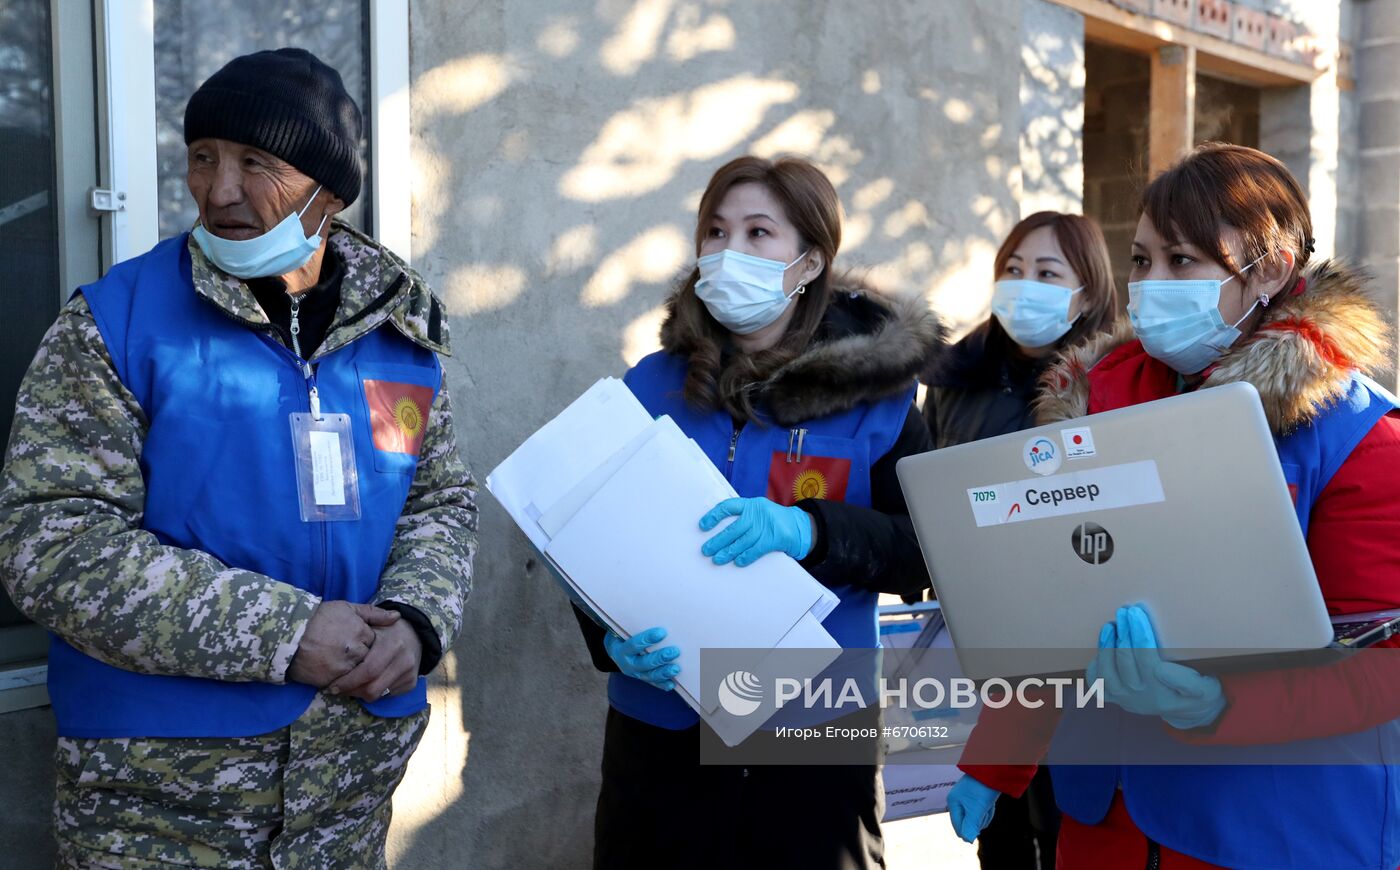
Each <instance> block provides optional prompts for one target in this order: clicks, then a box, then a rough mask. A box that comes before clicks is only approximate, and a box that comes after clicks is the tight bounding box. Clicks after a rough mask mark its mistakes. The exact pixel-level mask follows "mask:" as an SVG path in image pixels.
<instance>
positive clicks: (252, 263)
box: [190, 187, 326, 280]
mask: <svg viewBox="0 0 1400 870" xmlns="http://www.w3.org/2000/svg"><path fill="white" fill-rule="evenodd" d="M320 192H321V188H320V187H317V188H316V192H315V193H313V194H311V199H309V200H307V201H306V206H305V208H303V209H302V210H301V211H294V212H292V213H291V214H289V215H287V216H286V217H285V218H283V219H282V220H281V221H279V222H278V223H277V226H275V227H273V228H272V229H270V230H268V231H267V232H265V233H263V234H262V235H260V236H257V237H256V238H252V239H241V240H240V239H224V238H220V237H219V236H216V235H214V234H213V233H211V232H209V231H208V230H206V229H205V228H204V225H203V224H200V225H199V226H196V227H195V228H194V230H192V231H191V232H190V235H192V236H194V240H195V243H196V244H198V245H199V249H200V250H201V251H203V252H204V256H206V257H208V258H209V260H210V261H211V262H212V263H213V264H214V265H215V266H218V267H219V268H220V269H222V270H223V271H225V272H227V273H228V274H230V275H232V276H233V277H235V278H243V279H245V280H246V279H248V278H267V277H270V276H273V275H285V274H287V273H288V272H295V271H296V270H297V269H300V268H301V267H302V266H305V265H306V262H307V261H308V260H310V259H311V255H312V254H314V253H316V249H317V248H319V247H321V230H322V229H323V228H324V227H325V225H326V218H324V217H323V218H321V225H320V226H318V227H317V228H316V232H314V233H312V234H311V235H309V236H305V235H302V231H301V216H302V215H303V214H305V213H306V209H308V208H311V203H313V202H315V201H316V194H317V193H320Z"/></svg>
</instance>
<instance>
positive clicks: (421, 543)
mask: <svg viewBox="0 0 1400 870" xmlns="http://www.w3.org/2000/svg"><path fill="white" fill-rule="evenodd" d="M330 244H332V245H334V246H335V247H336V251H337V253H339V255H340V257H341V259H342V260H343V262H344V264H345V274H344V280H343V284H342V286H341V299H340V306H339V308H338V309H337V311H336V315H335V319H334V320H333V322H332V324H331V328H330V330H329V331H328V332H327V333H326V337H325V340H324V341H323V342H322V344H321V346H320V347H319V348H318V349H317V351H316V353H315V354H314V355H313V356H312V361H313V362H314V361H315V360H316V359H318V358H320V357H322V356H324V355H326V354H328V353H330V352H331V351H333V350H335V349H336V348H339V347H343V346H345V345H347V344H349V343H350V342H353V341H355V340H356V339H357V338H359V337H361V336H363V335H365V334H367V333H368V332H369V331H370V330H373V329H375V328H377V327H383V328H397V329H398V330H399V331H401V332H403V333H404V334H405V335H407V336H408V337H410V338H412V339H414V340H415V341H417V342H419V343H420V344H423V345H424V346H427V347H430V348H431V349H432V350H434V351H437V352H439V353H442V354H446V353H447V352H448V337H447V325H446V322H445V320H444V318H443V316H442V307H441V304H440V303H439V302H438V301H437V300H436V299H435V298H434V297H433V295H432V293H431V291H430V290H429V289H428V287H427V285H426V284H425V283H424V282H423V280H422V279H421V278H420V277H419V276H418V275H417V274H415V273H414V272H413V271H412V270H410V269H408V268H407V267H406V266H405V265H404V264H403V262H402V261H400V260H399V259H398V258H397V257H395V256H394V254H393V253H391V252H390V251H388V250H387V249H386V248H384V247H383V246H381V245H379V244H378V243H376V242H375V241H373V240H372V239H370V238H368V237H366V236H364V235H362V234H360V233H358V232H357V231H355V230H354V229H353V228H351V227H349V226H346V225H344V224H341V223H339V222H337V223H335V224H334V225H333V226H332V229H331V236H330ZM189 249H190V255H191V258H192V269H193V278H194V290H195V292H197V293H199V294H200V295H201V296H203V297H204V298H205V299H206V300H208V301H209V302H211V303H212V304H214V305H216V306H218V307H219V308H220V309H221V310H223V311H224V313H226V314H228V315H230V316H232V317H234V318H236V319H237V320H239V321H241V322H243V323H244V324H246V325H247V326H248V328H250V329H257V330H265V331H267V332H268V333H269V334H271V335H273V336H276V335H277V332H276V330H275V329H274V328H273V327H272V325H271V323H270V322H269V321H268V319H267V317H266V316H265V315H264V314H263V311H262V309H261V308H260V307H259V306H258V304H257V302H256V300H255V299H254V297H253V294H252V291H250V290H249V289H248V287H247V286H246V285H245V284H244V283H243V282H242V281H240V280H238V279H236V278H233V277H230V276H229V275H226V274H224V273H223V272H221V271H219V270H218V269H217V268H216V267H214V266H213V265H212V264H211V263H210V262H209V260H208V259H207V258H206V257H205V256H204V253H203V251H201V250H200V249H199V246H198V245H196V244H195V243H194V242H193V240H191V241H190V244H189ZM401 273H406V274H407V276H408V280H406V281H403V282H401V283H400V284H399V289H398V290H397V291H395V292H393V293H392V294H391V295H387V296H386V294H388V293H389V291H390V290H391V289H392V287H393V285H394V282H395V280H396V279H397V278H398V277H399V275H400V274H401ZM146 431H147V420H146V417H145V414H144V413H143V411H142V409H141V406H140V405H139V404H138V403H137V401H136V397H135V396H134V395H132V393H131V392H130V391H129V390H128V389H127V388H126V387H125V386H124V385H123V384H122V382H121V381H120V379H119V378H118V377H117V373H116V370H115V369H114V367H113V364H112V359H111V356H110V355H109V353H108V351H107V347H106V345H105V343H104V342H103V339H102V336H101V334H100V333H99V332H98V329H97V324H96V322H95V321H94V319H93V316H92V313H91V311H90V309H89V308H88V305H87V302H86V301H85V299H84V298H83V296H82V294H76V295H74V297H73V298H72V300H71V301H70V302H69V303H68V304H67V305H66V306H65V307H64V309H63V311H62V312H61V313H60V314H59V317H58V320H57V322H55V323H54V325H53V326H52V327H51V328H50V329H49V332H48V334H47V335H46V336H45V337H44V341H43V343H42V344H41V346H40V348H39V352H38V354H37V355H36V356H35V358H34V361H33V363H31V364H30V367H29V370H28V372H27V373H26V374H25V377H24V381H23V383H22V384H21V386H20V390H19V397H18V400H17V402H16V408H15V418H14V428H13V429H12V431H11V433H10V443H9V449H8V452H7V455H6V458H5V465H4V469H3V471H0V580H3V582H4V584H5V588H6V589H7V590H8V591H9V593H10V595H11V597H12V598H13V599H14V601H15V604H16V605H17V606H18V607H19V609H20V610H21V611H22V612H23V613H24V614H25V615H27V616H28V617H30V618H31V619H33V620H34V621H35V622H37V623H39V624H40V625H42V626H44V627H45V628H48V629H49V630H50V631H52V632H54V633H55V634H57V635H58V636H60V637H62V638H63V639H64V640H66V641H68V643H70V644H72V645H73V646H74V647H76V648H77V649H79V650H81V651H82V652H84V653H86V654H88V655H90V656H92V657H94V658H96V659H99V660H101V661H103V662H106V663H108V664H111V665H114V666H116V667H120V668H125V669H127V670H131V671H138V672H142V673H153V674H178V675H185V676H194V677H208V678H212V679H219V680H245V681H258V682H273V683H280V682H284V681H285V680H286V675H287V668H288V666H289V665H290V664H291V660H292V656H293V655H294V654H295V653H296V650H297V647H298V645H299V644H300V642H301V637H302V634H303V632H304V631H305V630H306V624H307V622H308V620H309V619H310V617H311V613H312V611H313V610H314V609H315V607H316V605H317V604H318V603H319V599H318V598H317V597H316V596H314V595H312V594H311V593H309V592H306V591H304V590H301V589H298V588H296V587H294V586H291V585H289V584H286V583H282V582H280V581H277V580H273V579H272V578H270V577H267V576H264V575H261V574H257V573H253V572H250V571H245V570H240V569H237V568H231V567H229V566H227V565H223V564H221V563H220V562H218V561H217V560H215V559H214V558H213V557H211V556H210V555H209V554H207V553H204V552H201V551H198V550H188V549H180V548H176V547H170V546H166V545H163V544H161V543H160V542H159V541H158V540H157V539H156V538H155V536H154V535H152V534H150V533H149V532H146V531H143V530H142V515H143V511H144V508H145V481H144V480H143V478H142V473H141V465H140V460H141V451H142V445H143V443H144V441H145V436H146ZM476 529H477V509H476V483H475V482H474V481H473V479H472V477H471V474H470V472H469V471H468V469H467V468H466V466H465V465H464V464H463V462H462V460H461V459H460V458H459V457H458V455H457V442H456V435H455V430H454V428H453V421H452V406H451V401H450V399H449V397H448V392H447V385H446V384H445V383H444V384H443V386H442V389H441V390H440V391H439V392H438V396H437V399H436V400H435V401H434V403H433V407H432V410H431V412H430V414H429V418H428V429H427V431H426V433H425V434H424V437H423V442H422V447H421V452H420V454H419V463H418V468H417V472H416V474H415V476H414V479H413V483H412V485H411V487H410V489H409V494H408V499H407V502H406V504H405V505H404V510H403V513H402V514H401V515H400V517H399V519H398V523H397V525H396V529H395V538H394V542H393V545H392V548H391V551H390V554H389V558H388V561H387V564H386V565H385V568H384V571H383V573H382V575H381V578H380V586H379V593H378V600H381V601H383V600H394V601H400V602H403V603H404V604H407V605H410V606H412V607H415V608H417V609H418V610H419V611H421V612H422V613H423V614H424V615H426V616H427V617H428V619H429V621H431V623H432V625H433V627H434V628H435V629H436V630H437V633H438V637H439V638H440V639H441V641H442V648H443V649H444V650H446V649H447V648H448V647H449V646H450V645H451V644H452V641H453V639H454V637H455V636H456V633H457V630H458V628H459V627H460V625H461V619H462V608H463V606H464V604H465V602H466V598H467V594H468V592H469V591H470V589H471V578H472V560H473V557H474V555H475V552H476Z"/></svg>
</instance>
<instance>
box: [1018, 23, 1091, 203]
mask: <svg viewBox="0 0 1400 870" xmlns="http://www.w3.org/2000/svg"><path fill="white" fill-rule="evenodd" d="M1020 170H1021V191H1020V200H1021V212H1020V213H1021V216H1022V217H1025V216H1026V215H1029V214H1034V213H1035V212H1038V211H1042V210H1047V209H1048V210H1051V211H1062V212H1069V213H1078V212H1081V211H1083V209H1084V16H1083V15H1081V14H1080V13H1078V12H1075V11H1073V10H1071V9H1066V8H1064V7H1063V6H1058V5H1056V4H1054V3H1051V2H1048V0H1025V5H1024V7H1023V9H1022V12H1021V167H1020Z"/></svg>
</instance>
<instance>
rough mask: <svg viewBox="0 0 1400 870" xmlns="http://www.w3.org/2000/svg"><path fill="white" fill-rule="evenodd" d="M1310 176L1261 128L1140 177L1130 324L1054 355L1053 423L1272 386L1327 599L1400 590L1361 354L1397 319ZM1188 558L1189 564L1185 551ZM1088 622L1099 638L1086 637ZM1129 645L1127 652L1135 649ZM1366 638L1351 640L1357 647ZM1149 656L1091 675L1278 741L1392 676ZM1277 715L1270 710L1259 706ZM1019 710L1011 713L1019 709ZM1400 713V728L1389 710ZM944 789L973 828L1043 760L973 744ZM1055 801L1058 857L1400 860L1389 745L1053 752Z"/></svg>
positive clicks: (1210, 729) (1042, 407)
mask: <svg viewBox="0 0 1400 870" xmlns="http://www.w3.org/2000/svg"><path fill="white" fill-rule="evenodd" d="M1312 252H1313V239H1312V222H1311V217H1310V215H1309V211H1308V205H1307V200H1306V197H1305V195H1304V193H1303V191H1302V188H1301V187H1300V186H1299V184H1298V182H1297V181H1296V180H1295V179H1294V178H1293V176H1292V175H1291V174H1289V172H1288V170H1287V169H1286V168H1285V167H1284V166H1283V164H1281V163H1279V162H1278V161H1277V160H1275V159H1274V158H1272V157H1270V156H1268V155H1266V154H1263V153H1262V152H1259V151H1256V150H1254V149H1251V148H1244V147H1240V146H1234V145H1220V144H1210V145H1204V146H1201V147H1200V148H1198V149H1197V150H1196V151H1195V152H1193V153H1192V154H1191V155H1189V156H1188V157H1186V158H1185V159H1184V160H1182V161H1181V162H1180V163H1178V164H1177V165H1176V166H1174V167H1173V168H1172V169H1170V170H1168V171H1167V172H1165V173H1163V174H1162V175H1161V176H1159V177H1158V178H1157V179H1156V180H1155V181H1153V182H1152V184H1151V185H1149V186H1148V188H1147V189H1146V191H1145V192H1144V194H1143V199H1142V217H1141V219H1140V221H1139V223H1138V229H1137V233H1136V237H1135V238H1134V241H1133V249H1132V256H1133V269H1132V275H1131V282H1130V283H1129V285H1128V290H1129V304H1128V313H1129V318H1130V320H1131V323H1132V327H1133V333H1134V334H1135V337H1134V334H1129V333H1127V332H1126V331H1121V330H1120V331H1119V332H1118V333H1117V334H1115V335H1113V336H1110V337H1106V338H1102V339H1097V340H1094V341H1090V342H1089V343H1087V344H1085V345H1082V346H1080V347H1078V348H1076V349H1074V350H1072V351H1070V352H1069V353H1066V354H1065V355H1064V356H1063V357H1062V358H1061V359H1060V360H1059V361H1058V363H1057V364H1056V365H1054V366H1053V367H1052V368H1051V369H1050V370H1049V371H1048V372H1047V374H1046V376H1045V379H1044V381H1043V392H1042V395H1041V397H1040V399H1039V404H1038V417H1039V421H1040V422H1041V423H1050V422H1055V421H1059V420H1068V419H1072V418H1075V417H1079V416H1083V415H1085V414H1093V413H1098V412H1101V411H1108V410H1112V409H1114V408H1120V407H1125V406H1127V405H1133V404H1137V403H1140V402H1147V401H1152V400H1154V399H1160V398H1164V397H1167V396H1172V395H1176V394H1179V393H1182V392H1187V391H1190V390H1195V389H1202V388H1207V387H1212V386H1217V385H1220V384H1225V383H1232V382H1239V381H1244V382H1248V383H1251V384H1253V385H1254V386H1255V387H1256V388H1257V389H1258V390H1259V393H1260V396H1261V398H1262V400H1263V405H1264V409H1265V412H1266V415H1267V417H1268V419H1269V422H1270V424H1271V427H1272V429H1273V433H1274V438H1275V443H1276V446H1277V448H1278V450H1279V452H1280V456H1281V461H1282V462H1283V467H1284V474H1285V477H1286V478H1287V479H1288V482H1289V485H1290V486H1289V488H1290V491H1292V492H1293V494H1294V497H1295V501H1296V504H1297V506H1298V515H1299V521H1300V524H1302V526H1303V530H1304V533H1305V535H1306V538H1307V543H1308V548H1309V551H1310V553H1311V555H1312V559H1313V563H1314V567H1315V568H1316V572H1317V577H1318V582H1319V584H1320V586H1321V588H1322V593H1323V597H1324V599H1325V601H1326V602H1327V606H1328V609H1329V610H1330V611H1331V612H1332V613H1333V614H1342V613H1360V612H1365V611H1370V610H1378V609H1385V608H1393V607H1397V606H1400V418H1397V414H1396V411H1395V407H1396V406H1395V400H1394V398H1393V397H1392V396H1390V395H1389V394H1388V393H1387V392H1385V391H1384V390H1382V389H1381V388H1380V387H1378V386H1377V385H1376V384H1375V383H1374V382H1372V381H1370V380H1369V379H1368V378H1367V377H1366V376H1365V374H1364V373H1365V372H1367V371H1378V370H1382V369H1384V368H1386V367H1388V365H1389V364H1390V363H1391V362H1392V360H1391V359H1390V350H1389V344H1388V336H1389V329H1388V327H1387V326H1386V323H1385V320H1384V318H1383V317H1382V316H1381V314H1380V312H1379V311H1378V310H1377V308H1376V306H1375V304H1374V303H1373V302H1372V301H1371V299H1370V298H1369V296H1368V295H1367V292H1366V286H1365V280H1364V278H1363V277H1361V276H1360V275H1358V274H1357V273H1355V272H1352V271H1350V270H1348V269H1347V268H1345V267H1344V266H1341V265H1339V264H1337V263H1335V262H1323V263H1317V264H1313V263H1310V262H1309V260H1310V258H1311V254H1312ZM1183 570H1185V567H1183ZM1085 640H1086V642H1088V641H1089V639H1088V638H1086V639H1085ZM1155 645H1156V641H1155V638H1154V637H1153V634H1152V629H1151V624H1150V617H1149V615H1148V614H1147V613H1145V612H1144V611H1143V610H1142V609H1141V608H1138V607H1127V608H1124V609H1122V610H1120V611H1119V614H1118V618H1117V619H1116V620H1115V621H1114V622H1111V623H1109V624H1108V625H1106V626H1105V627H1104V630H1103V633H1102V634H1101V636H1100V638H1099V646H1100V648H1101V649H1107V650H1113V649H1117V650H1119V651H1123V650H1131V649H1138V650H1141V649H1142V648H1146V647H1154V646H1155ZM1130 655H1135V654H1130ZM1359 658H1360V657H1358V659H1359ZM1145 660H1147V661H1153V662H1156V664H1154V665H1153V666H1151V667H1147V668H1145V669H1144V670H1143V672H1142V673H1141V674H1140V675H1139V674H1134V675H1133V678H1132V679H1121V678H1120V676H1121V675H1119V674H1117V673H1113V672H1112V670H1113V661H1114V654H1113V653H1112V652H1102V653H1101V654H1100V657H1099V659H1098V661H1097V662H1096V663H1095V666H1094V667H1091V669H1090V670H1091V674H1090V676H1091V677H1093V676H1095V675H1101V676H1105V677H1106V680H1105V682H1106V686H1107V692H1106V696H1107V700H1108V701H1109V702H1110V703H1112V704H1115V705H1117V706H1118V707H1121V708H1122V709H1123V710H1125V711H1127V712H1128V713H1132V714H1138V715H1139V716H1151V717H1159V718H1160V719H1161V720H1162V723H1164V726H1165V727H1166V728H1167V729H1168V731H1169V733H1171V734H1172V735H1174V736H1175V737H1176V738H1177V739H1179V740H1182V741H1185V742H1192V743H1202V744H1223V745H1240V744H1251V743H1278V742H1287V741H1294V740H1304V739H1308V738H1316V737H1329V736H1334V735H1337V734H1340V733H1353V732H1359V731H1362V730H1365V729H1367V728H1373V727H1377V726H1381V727H1384V726H1385V723H1387V722H1392V720H1394V719H1395V718H1396V717H1397V716H1398V715H1400V680H1396V679H1394V678H1393V677H1391V678H1387V675H1386V673H1385V672H1384V668H1382V667H1376V666H1375V665H1374V661H1375V660H1374V659H1370V660H1367V661H1358V660H1353V662H1349V663H1346V669H1347V671H1348V672H1347V673H1345V674H1344V675H1339V673H1338V669H1337V668H1330V669H1329V668H1317V669H1312V670H1311V671H1270V672H1259V673H1248V674H1235V675H1227V676H1223V677H1220V678H1217V677H1212V676H1205V675H1202V674H1200V673H1198V672H1196V671H1195V670H1193V669H1191V668H1188V667H1185V666H1182V665H1176V664H1170V663H1160V662H1157V660H1156V658H1155V655H1148V656H1147V657H1146V658H1145ZM1266 713H1267V715H1265V714H1266ZM1018 720H1019V721H1018ZM985 725H986V727H982V728H979V729H978V731H977V732H975V733H974V736H973V739H972V740H971V741H970V742H969V745H968V749H967V752H965V754H964V758H965V759H966V758H983V759H986V758H992V757H994V755H995V752H996V749H995V746H994V745H991V744H996V743H997V742H998V741H999V740H1000V739H1001V736H999V735H998V734H997V732H1001V735H1005V734H1006V730H1007V728H1008V727H1012V726H1014V727H1017V728H1025V727H1030V728H1034V729H1036V730H1038V731H1039V732H1041V733H1042V734H1045V733H1048V731H1049V730H1051V729H1049V728H1048V727H1046V723H1045V717H1043V716H1041V717H1034V716H1031V717H1025V716H1020V717H1018V716H997V717H991V718H989V719H988V720H987V722H986V723H985ZM1391 727H1394V726H1393V725H1392V726H1391ZM963 769H964V771H965V772H966V773H968V774H969V775H968V776H964V777H963V779H962V780H960V781H959V783H958V784H957V785H956V786H955V787H954V790H953V793H952V794H951V795H950V797H949V805H950V812H951V816H952V820H953V823H954V826H955V827H956V828H958V830H959V833H960V834H961V835H962V836H963V837H964V838H965V839H969V840H970V839H972V838H975V837H976V835H977V832H978V831H979V830H980V829H981V828H982V827H984V826H985V825H986V823H987V822H988V821H989V820H990V810H991V808H992V807H993V806H994V802H995V799H996V797H997V795H999V794H1000V793H1010V794H1017V793H1019V792H1020V791H1021V790H1022V789H1024V787H1025V783H1027V782H1028V781H1029V779H1030V776H1031V774H1032V773H1033V772H1034V769H1035V768H1034V767H1024V766H1022V767H1016V766H1008V765H1001V766H996V765H972V764H965V765H964V767H963ZM1051 771H1052V774H1053V777H1054V781H1055V791H1056V796H1057V802H1058V803H1059V804H1060V808H1061V810H1062V811H1063V813H1064V822H1063V826H1062V828H1061V833H1060V840H1059V847H1058V852H1059V862H1060V866H1061V867H1062V868H1070V870H1073V868H1078V867H1094V868H1103V867H1108V868H1112V867H1124V868H1127V867H1132V868H1139V867H1144V866H1146V867H1161V868H1168V870H1173V868H1201V867H1208V866H1230V867H1260V868H1263V867H1271V868H1272V867H1324V866H1325V867H1375V868H1389V867H1395V866H1396V865H1397V863H1400V815H1397V805H1400V769H1397V768H1395V767H1392V766H1387V765H1379V764H1372V765H1351V766H1347V767H1339V766H1321V765H1312V766H1304V765H1295V766H1286V767H1283V766H1268V765H1254V766H1214V767H1207V766H1176V767H1169V766H1162V767H1144V766H1137V767H1128V766H1123V767H1117V768H1084V767H1071V766H1063V767H1060V766H1052V768H1051Z"/></svg>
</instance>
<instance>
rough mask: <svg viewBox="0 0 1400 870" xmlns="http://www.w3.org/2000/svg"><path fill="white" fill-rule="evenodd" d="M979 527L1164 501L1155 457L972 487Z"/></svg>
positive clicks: (969, 494) (970, 497)
mask: <svg viewBox="0 0 1400 870" xmlns="http://www.w3.org/2000/svg"><path fill="white" fill-rule="evenodd" d="M967 500H968V503H969V504H971V506H972V517H973V519H974V520H976V522H977V525H978V527H979V528H980V527H983V526H1000V525H1003V524H1005V523H1021V522H1026V521H1027V520H1042V519H1047V518H1049V517H1062V516H1066V515H1068V514H1080V513H1087V512H1089V511H1103V510H1112V509H1116V508H1125V507H1136V506H1137V505H1144V504H1154V503H1156V502H1160V501H1165V500H1166V496H1165V495H1163V493H1162V479H1161V477H1160V476H1158V474H1157V463H1156V462H1154V461H1152V460H1151V459H1145V460H1143V461H1141V462H1129V463H1125V464H1123V465H1109V466H1107V467H1104V468H1090V469H1085V470H1084V471H1075V472H1070V473H1068V474H1057V475H1054V476H1052V477H1038V478H1032V479H1030V480H1017V481H1012V482H1010V483H996V484H991V485H988V486H974V487H972V488H971V489H969V490H968V491H967Z"/></svg>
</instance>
